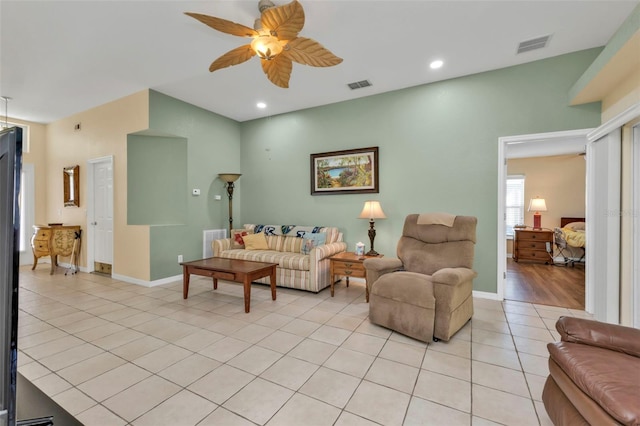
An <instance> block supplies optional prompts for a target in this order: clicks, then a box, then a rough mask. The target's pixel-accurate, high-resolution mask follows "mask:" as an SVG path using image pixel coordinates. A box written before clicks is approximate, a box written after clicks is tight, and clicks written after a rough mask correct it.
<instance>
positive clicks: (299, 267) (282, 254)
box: [212, 224, 347, 293]
mask: <svg viewBox="0 0 640 426" xmlns="http://www.w3.org/2000/svg"><path fill="white" fill-rule="evenodd" d="M244 230H245V231H246V232H248V233H261V232H262V233H264V234H265V236H266V239H267V244H268V246H269V250H245V249H244V248H234V239H233V238H226V239H222V240H214V241H213V243H212V245H213V255H214V256H215V257H224V258H228V259H242V260H253V261H258V262H270V263H277V264H278V267H277V268H276V285H277V286H279V287H288V288H295V289H299V290H307V291H312V292H314V293H317V292H319V291H320V290H322V289H323V288H326V287H329V286H330V285H331V277H330V267H329V257H331V256H333V255H335V254H337V253H340V252H343V251H346V250H347V243H345V242H343V241H342V233H341V232H340V231H339V229H338V228H335V227H307V226H295V225H255V224H247V225H244ZM304 230H307V232H314V233H323V232H324V233H326V243H325V244H322V245H319V246H317V247H315V248H313V249H311V250H310V251H309V254H302V253H301V245H302V241H303V238H302V234H304ZM309 230H311V231H309ZM233 232H235V231H233ZM232 237H233V235H232ZM257 282H261V283H265V284H268V283H269V278H268V277H266V278H261V279H259V280H258V281H257Z"/></svg>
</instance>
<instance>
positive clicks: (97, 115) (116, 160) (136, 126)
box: [38, 90, 150, 281]
mask: <svg viewBox="0 0 640 426" xmlns="http://www.w3.org/2000/svg"><path fill="white" fill-rule="evenodd" d="M77 123H80V124H81V130H80V131H76V130H74V126H75V125H76V124H77ZM148 127H149V91H148V90H144V91H142V92H138V93H135V94H133V95H130V96H127V97H125V98H122V99H119V100H117V101H113V102H110V103H108V104H105V105H102V106H99V107H97V108H93V109H90V110H87V111H84V112H81V113H79V114H75V115H72V116H70V117H67V118H64V119H62V120H58V121H55V122H53V123H50V124H49V125H47V127H46V143H47V147H46V161H47V168H46V171H45V174H46V176H47V179H46V184H45V185H44V187H45V188H46V193H47V197H46V206H45V217H44V220H43V222H63V223H65V224H70V225H71V224H73V225H80V226H81V227H82V229H84V230H85V234H84V237H85V238H84V241H83V242H84V244H83V246H82V255H81V258H80V265H81V266H86V259H87V244H86V242H87V240H86V230H87V217H86V215H87V161H88V160H90V159H95V158H99V157H104V156H109V155H111V156H113V193H114V200H113V203H114V223H113V226H114V232H113V235H114V241H113V252H114V253H113V256H114V258H113V268H112V271H113V274H117V275H123V276H126V277H130V278H135V279H139V280H144V281H148V280H149V274H150V272H149V269H150V268H149V228H148V227H147V226H128V225H127V134H129V133H133V132H138V131H141V130H145V129H147V128H148ZM76 164H77V165H79V166H80V207H79V208H78V207H65V206H64V203H63V187H62V169H63V168H64V167H65V166H71V165H76ZM38 208H40V207H38Z"/></svg>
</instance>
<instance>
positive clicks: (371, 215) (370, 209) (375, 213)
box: [358, 201, 387, 256]
mask: <svg viewBox="0 0 640 426" xmlns="http://www.w3.org/2000/svg"><path fill="white" fill-rule="evenodd" d="M386 218H387V216H385V214H384V212H383V211H382V207H380V202H379V201H365V203H364V208H363V209H362V212H361V213H360V216H358V219H369V241H370V242H371V250H369V251H368V252H367V253H365V254H366V255H367V256H377V255H378V252H377V251H375V250H374V249H373V240H375V238H376V230H375V228H374V227H373V223H374V221H373V220H374V219H386Z"/></svg>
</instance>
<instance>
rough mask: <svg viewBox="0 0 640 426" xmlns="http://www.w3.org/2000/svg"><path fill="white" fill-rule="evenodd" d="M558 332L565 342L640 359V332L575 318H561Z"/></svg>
mask: <svg viewBox="0 0 640 426" xmlns="http://www.w3.org/2000/svg"><path fill="white" fill-rule="evenodd" d="M556 330H558V333H560V337H561V339H562V341H564V342H572V343H582V344H584V345H590V346H597V347H600V348H605V349H609V350H612V351H617V352H622V353H625V354H628V355H632V356H635V357H640V330H638V329H636V328H631V327H625V326H622V325H617V324H608V323H604V322H599V321H593V320H588V319H584V318H575V317H565V316H563V317H560V319H558V321H557V322H556Z"/></svg>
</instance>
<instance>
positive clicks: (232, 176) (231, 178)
mask: <svg viewBox="0 0 640 426" xmlns="http://www.w3.org/2000/svg"><path fill="white" fill-rule="evenodd" d="M218 176H220V179H222V180H223V181H225V182H226V183H227V194H228V195H229V236H230V237H231V238H233V235H231V230H232V229H233V188H234V185H233V182H235V181H237V180H238V178H239V177H240V176H242V175H241V174H239V173H220V174H218Z"/></svg>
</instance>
